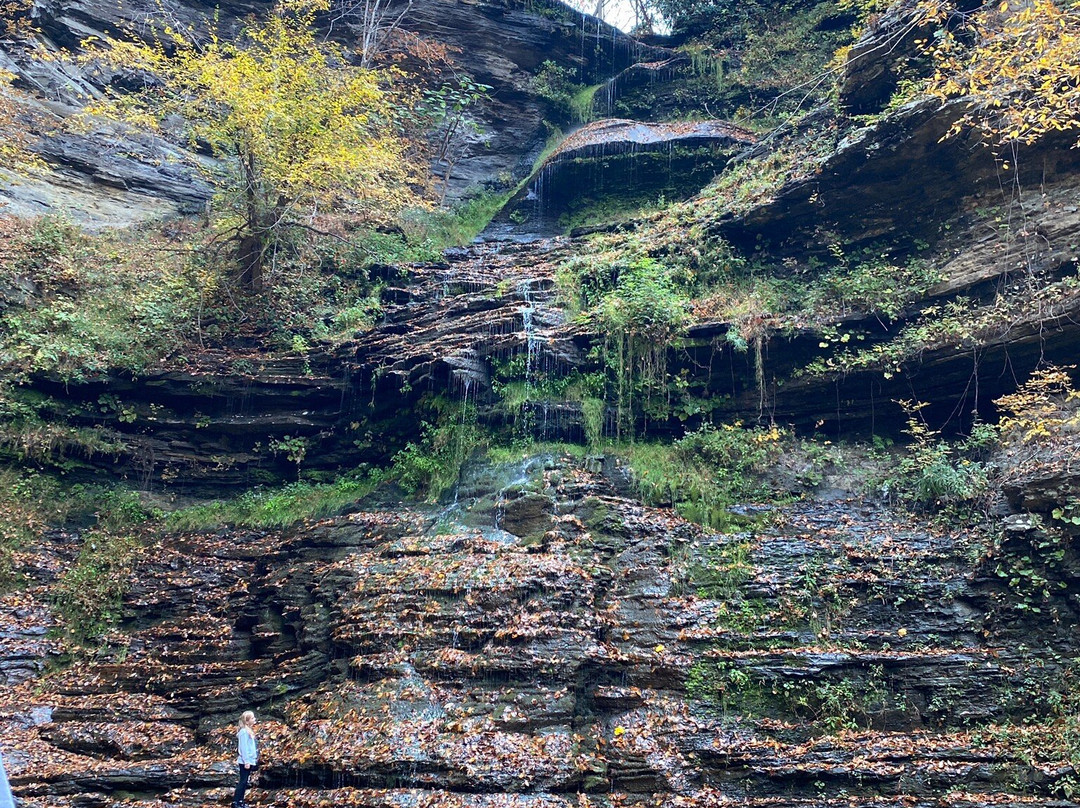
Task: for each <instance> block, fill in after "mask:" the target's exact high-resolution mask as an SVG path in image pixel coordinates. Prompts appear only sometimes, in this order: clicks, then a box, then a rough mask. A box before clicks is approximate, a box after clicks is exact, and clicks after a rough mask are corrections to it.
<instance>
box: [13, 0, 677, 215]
mask: <svg viewBox="0 0 1080 808" xmlns="http://www.w3.org/2000/svg"><path fill="white" fill-rule="evenodd" d="M271 5H272V3H270V2H264V0H252V2H229V3H221V4H212V3H211V4H205V3H202V2H200V1H199V0H193V1H192V2H187V0H184V1H182V2H180V1H178V2H168V3H166V4H165V5H164V6H162V7H161V8H158V7H156V6H154V5H153V4H149V5H144V4H138V3H136V4H131V3H127V4H115V3H114V4H110V3H107V2H98V0H86V1H85V2H79V3H61V2H56V0H39V2H37V3H35V6H34V11H33V15H34V22H35V25H36V26H37V27H38V28H39V29H40V31H41V32H42V34H43V38H44V40H45V41H46V42H47V47H48V48H49V49H52V50H55V49H66V50H69V51H78V50H79V48H80V47H81V43H82V41H83V40H84V39H86V38H88V37H91V36H96V37H104V36H107V35H113V34H117V33H118V32H121V31H126V30H135V31H136V32H141V33H146V34H149V32H150V27H149V23H150V22H151V21H154V20H157V19H159V18H161V16H162V15H163V14H164V15H165V17H167V19H169V20H170V21H171V22H173V23H174V24H179V25H185V26H191V27H192V28H194V29H195V30H205V29H207V28H208V27H209V26H210V25H211V21H214V22H213V24H214V25H217V26H218V27H219V30H220V31H222V32H223V33H224V35H226V36H228V35H229V33H230V32H233V31H235V30H237V29H238V27H239V26H240V24H241V22H242V21H243V20H244V19H245V18H247V17H250V16H257V15H260V14H264V13H266V11H267V10H268V9H269V8H270V6H271ZM405 6H406V3H404V2H399V3H396V4H392V7H391V8H390V9H389V11H388V13H389V14H390V15H391V16H392V17H394V18H396V17H397V16H398V15H399V14H401V13H402V12H405V13H404V16H403V17H402V19H401V23H400V26H401V30H403V31H408V32H410V33H411V34H413V35H415V36H419V37H421V38H424V39H429V40H431V41H434V42H437V43H442V44H445V45H447V46H448V47H449V48H450V49H451V52H452V53H453V58H454V61H455V63H456V65H457V67H458V69H459V70H460V71H461V72H463V73H465V74H467V75H469V76H471V77H472V78H473V79H474V80H475V81H477V82H479V83H483V84H488V85H490V86H491V87H492V88H493V89H492V92H491V98H492V100H491V101H490V102H489V103H487V104H485V105H483V108H482V109H478V111H477V112H476V113H475V118H476V119H475V121H474V123H475V124H476V129H477V131H478V133H479V134H478V135H477V137H476V139H475V142H473V143H472V144H469V145H465V146H463V147H462V153H461V155H460V156H459V159H458V160H457V161H456V162H455V164H454V166H453V170H452V171H451V173H450V175H449V177H448V178H447V179H448V182H447V183H446V188H445V190H446V192H447V194H448V196H449V198H451V199H456V198H460V197H462V196H467V195H469V194H471V193H475V191H476V189H477V188H478V187H480V186H484V185H487V184H489V183H491V182H492V181H493V180H494V178H496V177H498V176H499V175H500V174H502V175H504V176H507V175H508V176H512V177H513V178H514V179H515V180H516V179H519V178H521V177H523V176H524V175H525V174H526V173H527V172H528V170H529V169H530V168H531V166H532V162H533V160H534V159H535V157H536V154H538V153H539V151H540V150H541V149H542V148H543V146H544V140H545V138H546V136H547V133H546V130H545V128H544V125H543V121H544V116H545V108H544V104H543V101H542V100H540V99H538V98H537V97H536V96H535V95H534V93H533V92H532V90H531V87H530V81H531V79H532V77H533V76H534V75H535V73H536V71H537V70H538V69H539V67H540V65H541V64H542V63H543V62H544V61H546V60H553V61H555V62H557V63H558V64H560V65H563V66H565V67H567V68H568V69H570V70H572V71H574V72H575V73H576V74H577V75H576V77H577V79H578V80H579V81H581V82H582V83H585V84H590V83H596V82H600V81H603V80H604V79H606V78H608V77H610V76H613V75H615V74H616V73H618V72H620V71H622V70H624V69H625V68H627V67H628V66H630V65H632V64H634V63H636V62H638V61H639V60H640V59H649V58H660V56H661V55H663V54H664V53H666V51H663V50H662V49H659V48H651V47H648V46H644V45H641V44H639V43H637V42H636V41H635V40H633V39H631V38H630V37H628V36H626V35H625V34H623V33H622V32H620V31H617V30H616V29H614V28H612V27H610V26H608V25H606V24H604V23H601V22H600V21H599V20H597V19H595V18H593V17H590V16H588V15H584V14H581V13H579V12H574V11H572V10H571V9H569V8H568V7H566V6H563V5H562V4H561V3H558V2H551V1H550V0H542V1H541V2H540V3H538V4H537V5H535V6H531V7H530V6H527V5H522V4H521V3H514V2H510V1H509V0H491V1H490V2H482V3H460V2H453V1H452V0H415V1H414V2H411V3H409V4H408V8H407V10H406V8H405ZM332 30H333V35H334V36H337V37H339V38H340V39H341V40H342V41H343V43H344V44H345V45H346V47H348V46H349V45H350V44H352V43H355V42H357V41H359V39H360V37H361V36H362V30H361V28H360V26H359V24H358V23H357V15H356V14H354V15H352V16H349V15H346V16H345V17H344V18H342V19H337V20H335V21H334V25H333V29H332ZM0 67H5V68H7V69H10V70H12V71H13V72H14V73H16V74H17V75H18V76H19V81H18V84H19V86H20V87H21V88H23V89H26V90H29V91H30V92H31V93H33V95H34V97H35V98H36V100H37V103H36V105H35V112H36V114H37V115H38V116H39V125H40V128H41V130H42V131H48V132H49V135H48V137H47V138H44V139H43V140H42V142H41V144H40V151H41V154H42V157H43V158H44V159H45V161H46V162H47V163H48V164H49V165H50V166H51V167H53V168H54V169H55V170H54V172H52V173H48V174H41V175H34V176H33V177H31V178H29V180H27V181H22V180H20V182H18V183H15V184H9V183H7V182H5V183H2V184H0V199H2V200H3V201H4V203H5V206H6V207H5V210H6V211H7V212H8V213H9V214H15V215H20V216H31V215H41V214H45V213H57V214H63V215H67V216H69V217H71V218H72V219H73V220H74V221H77V222H78V223H80V224H85V225H88V226H90V227H116V226H125V225H130V224H134V223H138V222H142V221H146V220H149V219H156V218H161V217H163V216H168V215H175V214H176V213H192V212H198V211H201V210H202V208H203V207H204V205H205V204H206V203H207V202H208V200H209V198H210V189H209V188H208V187H207V186H206V185H205V184H204V183H203V182H202V181H201V180H200V179H199V178H198V175H197V173H196V171H195V166H197V164H198V162H199V160H200V159H202V158H200V157H198V156H197V155H194V154H191V153H190V152H188V151H186V150H185V149H183V148H179V147H177V146H176V145H175V144H172V145H170V144H168V143H166V142H165V141H163V140H160V139H158V138H150V137H147V136H144V135H138V134H133V133H130V132H128V133H123V132H114V133H107V134H105V133H97V134H90V135H82V134H76V133H74V132H65V131H63V130H62V124H63V122H64V120H65V119H66V118H68V117H70V116H71V115H72V114H74V113H75V112H76V111H77V110H78V109H79V108H81V107H82V105H83V104H84V103H85V101H86V99H87V98H93V97H95V96H97V95H98V94H99V93H100V91H101V82H102V80H103V79H102V77H101V76H98V75H95V74H93V72H92V71H89V70H87V69H85V68H83V67H81V66H77V65H73V64H68V63H66V62H61V61H58V60H52V61H44V62H42V61H40V60H34V59H32V58H30V55H29V54H22V53H20V52H19V51H18V50H12V51H11V52H10V53H7V52H5V53H3V54H0ZM433 172H434V174H435V175H436V176H437V177H439V178H440V180H442V179H444V178H445V166H442V165H435V166H433Z"/></svg>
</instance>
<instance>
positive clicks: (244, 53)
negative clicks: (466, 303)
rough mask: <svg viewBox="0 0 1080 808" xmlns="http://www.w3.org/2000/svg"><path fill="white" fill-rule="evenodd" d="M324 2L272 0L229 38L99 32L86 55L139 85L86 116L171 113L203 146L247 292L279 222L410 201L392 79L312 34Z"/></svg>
mask: <svg viewBox="0 0 1080 808" xmlns="http://www.w3.org/2000/svg"><path fill="white" fill-rule="evenodd" d="M326 8H327V3H326V0H282V1H281V2H279V4H278V6H277V7H276V8H275V9H274V11H273V12H272V13H271V14H270V15H269V16H268V18H267V19H266V20H265V21H263V22H260V23H254V22H253V23H250V24H248V25H247V26H246V27H245V28H244V30H243V31H242V32H241V35H240V36H239V37H238V38H236V39H235V40H233V41H225V40H223V39H221V38H219V36H218V35H217V34H216V33H214V32H211V33H210V34H209V35H208V36H207V37H205V38H204V39H202V40H200V39H199V38H198V37H196V36H195V35H194V34H193V33H192V32H190V31H181V30H177V29H175V28H165V29H164V30H161V31H158V32H157V33H156V37H155V38H154V39H152V40H151V41H150V42H143V41H137V40H136V41H118V40H110V41H108V42H105V43H100V42H99V43H87V44H88V45H89V44H98V45H104V46H105V47H99V48H95V49H93V53H94V54H95V58H99V59H104V60H105V61H106V62H107V63H108V64H110V65H114V66H117V67H122V68H123V69H124V70H126V71H135V72H136V74H141V75H142V76H143V77H144V87H143V89H142V90H141V91H138V92H135V93H123V92H111V93H110V94H109V96H108V98H107V99H106V100H105V101H104V102H101V103H97V104H94V105H93V106H92V108H91V111H92V112H96V113H106V114H109V115H113V116H117V117H120V118H122V119H124V120H127V121H131V122H134V123H137V124H141V125H150V126H158V125H160V124H161V123H163V122H164V121H167V120H177V119H179V120H182V121H183V122H184V124H183V125H184V127H185V129H186V136H187V137H188V139H189V141H190V142H191V143H192V144H193V145H197V146H199V147H201V148H203V149H206V148H209V149H210V150H211V151H212V152H213V154H214V155H215V156H216V157H217V158H219V165H220V166H222V167H223V168H221V169H218V170H216V171H213V172H212V179H213V180H214V181H215V183H216V186H217V188H218V189H219V191H220V193H219V195H218V199H217V202H218V204H220V205H221V207H222V208H223V210H224V217H223V220H222V224H223V228H224V232H225V233H227V234H228V235H229V237H230V238H233V239H234V240H235V241H236V243H237V245H238V254H237V257H238V260H239V277H240V279H241V281H243V282H244V283H245V284H246V285H247V286H249V287H250V288H252V289H254V290H258V289H260V288H261V286H262V282H263V266H264V263H265V261H266V258H267V256H268V254H269V253H270V252H271V251H272V250H273V249H274V247H275V246H276V245H277V244H278V242H279V240H280V237H281V235H282V234H283V233H284V232H285V231H286V230H287V229H288V228H290V227H295V226H297V225H302V224H303V223H304V219H305V217H310V216H311V215H313V214H314V213H315V212H316V211H319V210H326V209H327V208H331V207H335V206H343V207H345V208H347V209H348V210H349V211H350V212H353V213H358V214H360V215H366V216H369V217H384V216H386V215H388V214H392V213H394V212H395V211H397V210H399V209H401V208H402V207H404V206H405V205H407V204H409V203H411V202H413V201H415V200H414V196H413V192H412V191H411V190H410V188H411V187H413V183H414V181H415V179H416V173H415V171H414V168H413V167H412V166H411V165H410V163H409V161H408V159H407V156H406V155H407V150H406V142H405V139H404V137H403V136H402V135H401V129H400V127H399V126H398V119H399V116H398V112H399V110H400V109H401V101H400V99H398V98H396V97H395V96H394V95H393V94H392V92H391V90H390V85H391V81H392V79H393V78H394V75H393V74H391V73H388V72H386V71H381V72H379V71H375V70H371V69H367V68H360V67H354V66H351V65H350V64H349V63H348V61H347V59H346V55H345V54H344V53H343V52H342V51H341V49H340V48H338V47H337V46H335V45H333V44H332V43H326V42H320V41H319V40H318V39H317V38H316V35H315V17H316V14H317V13H319V12H320V11H324V10H325V9H326Z"/></svg>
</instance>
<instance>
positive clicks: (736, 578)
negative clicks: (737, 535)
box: [690, 541, 753, 602]
mask: <svg viewBox="0 0 1080 808" xmlns="http://www.w3.org/2000/svg"><path fill="white" fill-rule="evenodd" d="M751 549H752V546H751V544H750V542H746V541H739V542H735V543H733V544H724V545H720V546H718V547H711V548H709V549H708V550H707V551H706V553H705V558H704V559H703V560H702V561H701V563H698V564H695V565H694V566H693V567H691V569H690V581H691V583H692V584H693V585H694V588H695V590H696V594H698V595H700V596H701V597H703V598H715V599H719V600H723V601H725V602H728V601H733V600H736V599H738V598H739V597H740V587H741V586H742V585H743V584H744V583H746V582H747V581H748V580H749V579H750V576H751V574H752V572H753V567H752V566H751V564H750V551H751Z"/></svg>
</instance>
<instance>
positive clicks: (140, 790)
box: [0, 457, 1080, 808]
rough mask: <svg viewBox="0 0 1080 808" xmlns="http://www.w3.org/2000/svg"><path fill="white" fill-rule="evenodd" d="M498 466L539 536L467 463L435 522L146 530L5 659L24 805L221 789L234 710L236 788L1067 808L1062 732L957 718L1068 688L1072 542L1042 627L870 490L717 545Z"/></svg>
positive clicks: (334, 796)
mask: <svg viewBox="0 0 1080 808" xmlns="http://www.w3.org/2000/svg"><path fill="white" fill-rule="evenodd" d="M481 471H482V470H481ZM500 478H501V479H502V480H504V481H508V482H507V484H508V485H510V486H512V487H513V488H514V490H515V491H518V490H521V487H522V486H524V487H525V488H526V489H527V490H528V494H529V496H532V497H537V498H540V499H543V500H546V501H547V502H549V503H550V507H548V508H542V509H539V510H537V511H536V512H535V513H534V514H533V515H532V516H531V517H530V519H531V521H532V524H533V525H534V526H536V530H535V532H536V533H537V534H538V535H539V539H538V540H537V539H530V540H524V539H521V538H519V537H517V536H516V535H514V534H512V533H510V532H507V531H505V530H503V529H502V528H501V527H500V526H499V525H500V521H499V520H500V519H504V520H505V515H502V516H501V515H500V511H499V508H498V507H496V503H497V502H499V501H500V500H501V499H505V497H503V496H502V494H501V491H502V489H492V488H484V487H483V486H480V485H477V484H473V485H472V487H471V488H470V489H469V490H468V495H467V496H459V500H458V505H457V506H456V507H454V508H451V509H449V510H444V511H441V512H439V511H434V510H432V511H427V510H423V509H415V508H398V509H397V510H396V511H395V512H387V511H379V510H365V509H363V508H362V507H359V508H358V509H357V510H356V512H355V513H353V514H351V515H349V516H344V517H340V518H336V519H330V520H325V521H322V522H318V523H315V524H311V525H303V526H299V527H297V528H295V529H293V530H288V531H284V532H270V533H266V532H251V531H225V532H221V533H218V534H190V535H179V536H170V537H165V538H164V539H162V540H161V541H160V542H159V543H157V544H155V545H154V546H153V547H152V548H151V551H150V552H148V553H147V554H146V555H145V557H144V559H143V560H142V562H141V563H140V565H139V569H138V571H137V573H136V574H135V575H134V577H133V579H132V582H131V584H132V586H131V589H130V592H129V594H128V595H127V597H126V598H125V602H124V619H123V622H122V625H121V627H120V629H119V631H118V632H116V633H114V634H113V635H112V636H110V637H109V643H108V648H109V649H111V650H110V651H108V652H107V653H106V654H105V655H104V656H103V657H101V658H98V659H93V660H86V661H83V662H79V663H77V664H73V665H67V666H62V667H61V668H60V669H59V670H57V672H56V673H54V674H53V675H52V676H50V677H48V678H47V679H43V680H40V681H38V682H35V683H25V684H22V685H18V684H14V686H12V684H13V683H14V682H16V681H17V678H16V679H10V678H9V687H8V688H7V689H6V690H5V695H4V699H3V703H2V706H0V725H2V727H3V737H4V742H5V749H6V750H8V751H6V754H5V759H6V761H7V763H8V766H9V771H10V774H11V776H12V782H13V784H14V787H15V790H16V792H17V794H18V795H19V797H20V804H22V805H26V806H32V807H33V808H38V807H39V806H42V807H43V806H74V805H87V804H94V805H99V806H117V807H119V806H145V805H150V804H160V803H155V801H162V802H163V803H164V804H166V805H170V806H195V805H205V804H208V803H213V802H217V801H218V800H220V799H223V798H224V797H225V795H226V793H227V791H226V788H227V786H228V784H229V782H230V780H231V775H230V769H231V766H230V765H229V762H228V761H229V760H230V758H231V757H232V755H233V754H234V753H233V751H232V746H233V744H234V741H233V739H232V729H231V727H232V721H233V719H234V718H235V716H236V714H237V712H238V711H239V710H241V709H244V708H246V707H252V708H254V709H256V710H258V712H259V716H260V724H259V728H258V731H259V737H260V741H261V744H262V750H263V760H264V763H263V766H262V768H261V772H260V775H259V782H258V785H257V787H256V789H255V790H254V791H253V792H252V795H251V802H252V803H253V804H255V805H266V806H270V805H274V806H286V805H289V806H316V805H326V804H335V805H353V806H399V805H402V806H403V805H432V806H434V805H439V806H447V805H449V806H470V808H479V807H480V806H522V807H523V808H524V807H525V806H530V807H532V808H538V807H539V806H543V807H544V808H549V807H552V806H573V805H578V806H580V805H592V806H629V805H641V806H645V805H648V806H670V807H671V808H675V806H687V805H695V806H702V805H704V806H709V805H720V804H729V803H730V801H731V800H733V799H736V800H740V801H744V802H748V803H752V804H755V805H777V806H779V805H785V806H786V805H792V806H794V805H832V804H837V802H838V801H843V803H844V804H846V805H866V806H869V805H877V804H896V803H898V802H902V803H903V804H910V805H927V806H930V805H939V804H941V803H939V801H938V800H939V796H940V795H941V794H942V793H944V792H946V791H948V792H950V793H951V794H953V795H954V796H955V797H957V798H960V799H961V800H962V802H963V804H970V805H980V806H982V805H986V806H989V805H993V804H999V803H1002V802H1012V801H1019V800H1023V801H1024V802H1025V804H1030V805H1051V804H1056V803H1055V800H1054V798H1053V796H1052V795H1053V794H1054V793H1055V789H1057V788H1058V786H1059V784H1061V783H1063V782H1064V780H1063V778H1067V776H1068V773H1069V772H1070V771H1071V769H1070V768H1069V767H1068V765H1067V762H1066V761H1064V760H1062V759H1061V758H1060V756H1059V755H1060V753H1059V752H1056V751H1055V749H1056V746H1055V745H1053V744H1047V745H1046V746H1045V748H1044V750H1043V751H1042V752H1041V753H1037V754H1036V756H1035V757H1034V758H1024V759H1021V758H1020V757H1018V756H1017V755H1016V754H1014V753H1013V752H1012V751H1010V750H1011V748H1012V747H1011V746H1010V743H1012V742H1013V741H1015V740H1017V738H1018V737H1019V736H1021V735H1023V733H1024V732H1025V730H1024V729H1023V727H1016V728H1014V729H1008V728H1007V727H1002V728H1001V729H995V730H993V731H992V732H991V731H987V732H986V733H984V734H982V735H978V734H974V733H971V732H969V731H968V730H967V729H966V728H967V727H969V726H970V725H972V724H982V723H986V722H989V723H990V724H992V725H994V726H997V725H999V724H1001V722H1002V721H1004V720H1006V719H1010V718H1013V719H1019V718H1024V717H1028V718H1037V717H1039V716H1041V715H1043V714H1044V713H1045V712H1046V711H1047V709H1048V706H1049V705H1051V704H1052V703H1053V702H1054V699H1055V698H1057V696H1055V694H1058V693H1061V692H1062V689H1063V688H1067V687H1068V677H1069V676H1070V675H1071V673H1070V672H1069V670H1068V664H1067V660H1068V659H1070V658H1071V657H1073V656H1075V655H1076V652H1077V649H1076V647H1075V643H1076V640H1075V625H1076V617H1077V615H1076V610H1075V604H1074V603H1073V600H1074V595H1073V594H1072V593H1074V592H1075V591H1076V587H1077V585H1078V583H1080V577H1078V575H1077V572H1078V571H1077V568H1076V567H1075V559H1072V558H1071V557H1070V558H1069V559H1067V561H1066V563H1065V564H1064V565H1063V566H1062V567H1061V568H1060V575H1061V577H1060V578H1059V580H1060V581H1061V582H1062V583H1063V584H1064V587H1065V588H1064V589H1061V590H1059V594H1055V595H1054V596H1053V599H1052V602H1051V603H1049V604H1047V607H1048V608H1051V609H1052V610H1053V612H1054V614H1055V615H1056V616H1057V622H1048V621H1043V620H1038V621H1033V620H1031V619H1030V614H1029V613H1025V612H1024V610H1023V608H1022V604H1023V602H1024V600H1023V592H1021V591H1019V590H1013V589H1010V587H1009V585H1008V584H1007V583H1006V582H1005V581H1003V580H1002V579H1001V578H1000V577H998V576H996V575H994V574H993V573H992V571H991V567H992V565H993V563H994V562H993V560H991V561H985V560H983V559H985V558H986V555H985V554H986V553H987V552H989V553H990V554H991V556H993V555H994V554H995V553H998V552H1004V551H1002V550H995V549H994V548H993V547H992V546H990V545H986V544H984V543H983V540H982V539H980V538H979V537H978V536H976V535H972V534H965V533H954V534H942V533H939V532H936V531H934V530H932V529H930V528H929V527H928V526H926V525H921V524H919V523H917V522H915V521H912V520H910V519H908V518H906V517H897V516H896V515H892V514H889V513H887V512H885V511H882V510H879V509H877V508H875V507H874V506H870V505H867V504H865V503H861V502H858V501H849V502H839V503H833V504H827V505H823V504H806V505H802V506H795V507H791V508H788V509H784V510H780V511H776V512H774V513H773V514H772V518H771V524H770V526H768V527H764V526H763V527H759V528H756V529H753V530H750V531H749V532H746V533H742V534H734V535H729V536H717V535H712V534H710V533H708V532H705V531H702V530H701V529H700V528H698V527H696V526H693V525H690V524H688V523H686V522H683V521H682V520H681V519H678V518H675V517H673V516H672V515H671V514H670V513H668V512H664V511H659V510H655V509H651V508H646V507H643V506H642V505H641V504H640V503H638V502H635V501H633V500H631V499H626V498H624V497H620V496H618V495H616V494H615V493H614V491H613V489H612V487H611V484H610V483H609V482H608V481H606V480H605V479H604V478H602V477H599V476H596V475H594V474H591V473H588V472H586V471H584V470H583V469H582V468H580V467H578V466H576V465H574V464H572V463H568V462H567V461H565V460H557V459H555V458H552V457H546V458H545V457H541V458H534V459H531V460H528V461H526V462H525V463H524V464H523V465H519V466H512V467H499V468H496V469H493V470H491V471H487V472H482V473H481V474H479V475H478V476H477V477H475V480H481V479H486V480H498V479H500ZM464 490H465V489H463V491H462V492H459V494H461V493H463V492H464ZM514 496H517V495H516V494H515V495H514ZM537 520H540V521H542V522H543V532H542V533H541V532H540V528H539V521H537ZM502 524H505V521H504V522H502ZM37 552H38V553H39V554H40V558H41V559H42V563H44V561H45V560H46V559H47V557H48V555H49V553H50V550H49V547H48V545H45V546H43V547H41V548H39V550H38V551H37ZM41 594H42V590H39V589H37V588H35V587H34V586H31V588H30V589H28V590H27V591H26V593H25V594H24V596H23V599H24V600H26V601H28V602H31V603H33V602H34V601H35V599H36V598H37V597H39V596H41ZM3 608H4V610H5V619H6V618H7V617H9V616H10V615H11V614H12V611H11V609H12V608H13V607H12V605H11V604H4V605H3ZM24 608H25V607H24ZM37 653H38V654H40V655H41V657H40V663H41V664H44V663H46V662H47V661H48V650H47V649H45V648H40V649H38V650H37ZM1018 789H1019V790H1018ZM1020 790H1022V792H1023V796H1022V797H1021V791H1020Z"/></svg>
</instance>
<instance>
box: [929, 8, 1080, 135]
mask: <svg viewBox="0 0 1080 808" xmlns="http://www.w3.org/2000/svg"><path fill="white" fill-rule="evenodd" d="M922 8H923V10H924V11H925V13H926V14H927V16H928V18H929V19H931V20H936V21H937V22H939V23H940V28H939V30H938V32H937V33H936V35H935V36H934V38H933V39H930V40H926V41H924V42H923V43H922V44H923V47H924V48H925V49H926V50H927V51H928V52H929V53H930V54H931V55H932V56H933V59H934V67H935V69H934V74H933V75H932V76H931V78H930V80H929V84H928V87H927V90H928V92H929V93H930V94H931V95H934V96H938V97H940V98H967V99H968V100H970V102H971V107H970V109H969V110H968V112H967V113H965V115H964V116H963V117H962V118H961V119H960V120H959V121H957V122H956V124H955V125H954V126H953V127H952V129H951V130H950V134H956V133H958V132H960V131H963V130H965V129H967V128H969V127H975V128H978V129H980V130H982V131H983V132H984V133H985V134H986V135H987V136H988V137H989V139H990V141H991V142H992V143H993V144H995V145H1005V144H1018V143H1026V144H1030V143H1034V142H1035V141H1036V140H1038V139H1039V138H1041V137H1043V136H1044V135H1046V134H1048V133H1050V132H1054V131H1063V130H1067V129H1075V128H1080V3H1077V2H1076V1H1075V0H1004V2H1002V3H1000V5H999V4H997V3H996V2H995V3H991V4H987V5H984V6H982V7H980V8H978V9H976V10H974V11H970V12H961V11H960V10H958V9H957V8H956V6H955V4H954V3H952V2H950V1H949V0H924V2H923V3H922Z"/></svg>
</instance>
